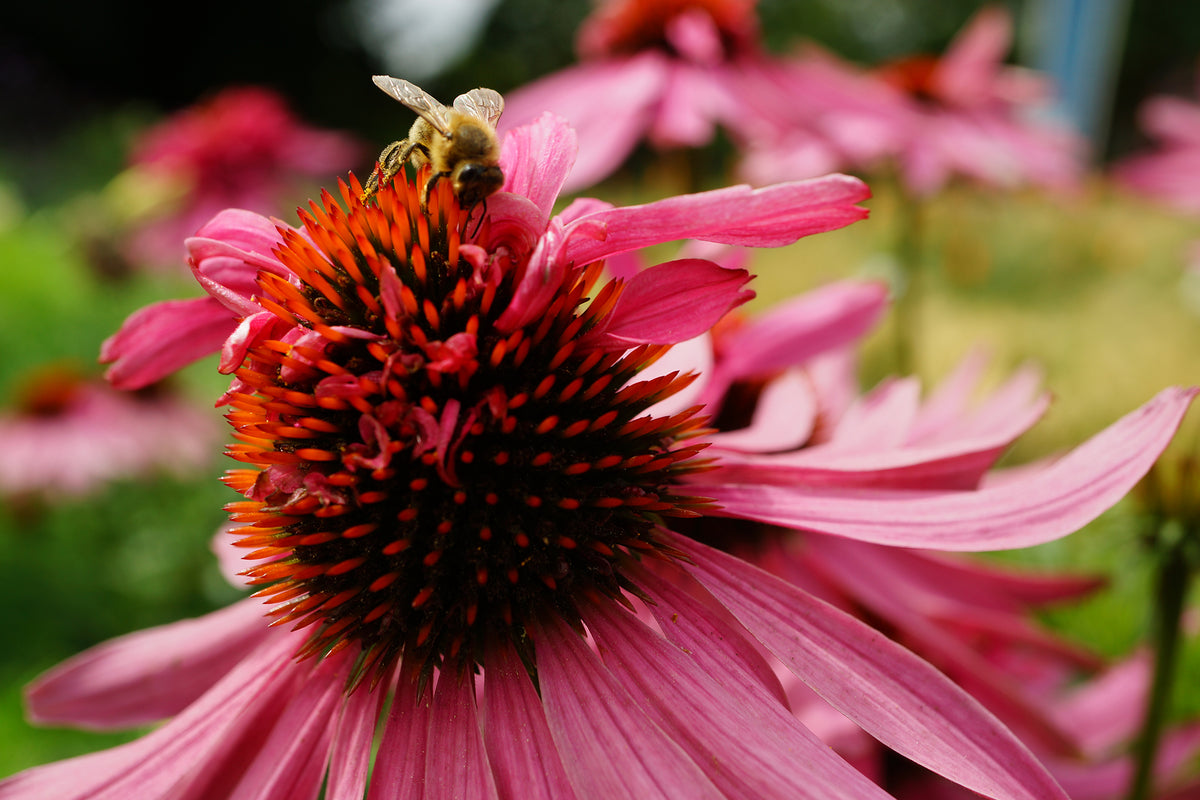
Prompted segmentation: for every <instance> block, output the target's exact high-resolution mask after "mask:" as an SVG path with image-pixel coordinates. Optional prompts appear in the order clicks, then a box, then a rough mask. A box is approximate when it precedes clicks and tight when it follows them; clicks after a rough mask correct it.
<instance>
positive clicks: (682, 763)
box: [535, 618, 725, 800]
mask: <svg viewBox="0 0 1200 800" xmlns="http://www.w3.org/2000/svg"><path fill="white" fill-rule="evenodd" d="M535 641H536V643H537V664H538V679H539V681H540V684H541V691H542V704H543V706H544V707H545V709H546V719H547V720H548V722H549V724H550V732H551V734H552V735H553V737H554V742H555V744H556V745H557V747H558V751H559V753H560V754H561V755H562V760H563V766H564V767H566V770H567V774H568V775H569V776H570V778H571V784H572V785H573V786H574V787H575V793H576V795H577V796H578V797H579V798H580V800H610V798H615V797H630V798H633V797H636V798H638V799H639V800H654V798H667V797H670V798H679V800H704V798H711V799H712V800H720V799H721V798H723V797H724V796H725V795H724V794H723V793H722V792H720V791H719V790H718V789H717V788H716V787H714V786H713V785H712V784H711V783H710V782H709V781H708V779H707V778H706V777H705V776H704V774H703V772H702V771H701V770H700V768H699V767H698V766H697V765H696V764H695V763H694V762H693V761H692V760H691V759H689V758H688V757H687V755H686V754H685V753H684V752H683V751H682V750H681V749H680V748H679V746H678V745H677V744H676V743H675V742H674V741H673V740H672V739H671V737H670V736H668V735H667V734H666V733H665V732H664V731H663V730H662V729H661V728H659V727H658V726H657V725H655V724H654V723H653V722H651V721H650V720H649V719H648V718H647V717H646V715H645V714H644V713H643V712H642V711H641V710H640V709H639V708H638V707H637V704H636V703H634V701H633V699H632V698H631V697H630V696H629V694H628V693H627V692H626V691H625V689H624V687H623V686H622V685H621V682H620V681H618V680H617V679H616V677H615V676H613V675H612V674H611V673H610V672H609V671H608V670H607V669H606V668H605V667H604V665H603V664H602V663H601V662H600V659H599V658H598V657H597V656H596V654H595V653H593V652H592V651H591V650H590V649H589V648H588V646H587V644H586V643H584V641H583V640H582V639H581V638H580V637H579V635H578V634H577V633H575V632H574V631H573V630H571V629H570V628H568V627H566V625H565V624H564V623H563V622H561V621H560V620H558V619H557V618H552V619H550V620H548V621H547V622H545V623H544V624H542V625H539V626H538V627H537V628H536V632H535Z"/></svg>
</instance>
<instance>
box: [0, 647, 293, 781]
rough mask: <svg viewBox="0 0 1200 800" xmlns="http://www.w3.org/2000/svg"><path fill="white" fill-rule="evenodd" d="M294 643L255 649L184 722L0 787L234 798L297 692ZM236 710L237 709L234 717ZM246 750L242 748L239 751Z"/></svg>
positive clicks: (186, 713)
mask: <svg viewBox="0 0 1200 800" xmlns="http://www.w3.org/2000/svg"><path fill="white" fill-rule="evenodd" d="M295 646H296V643H295V640H294V639H291V640H290V639H288V638H287V637H280V638H279V639H278V640H277V641H276V642H275V643H273V644H271V645H270V646H267V647H260V648H257V649H256V650H253V651H251V652H250V653H249V654H248V655H247V657H246V658H244V659H243V660H242V661H241V662H240V663H239V664H237V666H235V667H234V668H233V669H232V670H230V671H229V672H228V673H227V674H226V676H225V677H224V678H223V679H222V680H221V681H220V682H219V683H218V684H217V685H215V686H214V687H213V688H212V689H211V690H210V691H209V692H207V693H205V694H204V696H202V697H201V698H200V699H199V700H197V701H196V702H194V703H192V704H191V705H190V706H188V707H187V708H186V709H185V710H184V711H183V712H182V713H180V714H179V715H178V716H177V717H175V718H174V719H172V720H171V721H169V722H167V723H166V724H165V725H163V726H162V727H160V728H157V729H155V730H153V731H151V732H150V733H148V734H146V735H145V736H143V737H142V738H140V739H137V740H135V741H133V742H130V743H129V744H126V745H121V746H120V747H115V748H113V749H111V750H104V751H100V752H97V753H91V754H88V755H85V756H79V757H77V758H72V759H67V760H65V761H58V762H55V763H53V764H47V765H45V766H42V767H34V768H33V769H30V770H26V771H24V772H21V773H18V774H17V775H14V776H12V777H10V778H7V779H5V780H3V781H0V797H3V798H4V800H45V799H46V798H49V797H53V798H56V800H127V798H130V797H137V798H139V800H206V798H210V797H224V796H228V794H229V792H230V791H231V790H232V789H233V787H234V785H235V784H236V783H237V781H238V780H239V779H240V777H241V775H242V774H244V773H245V771H246V770H247V769H248V768H249V766H250V764H251V763H253V761H254V757H255V754H256V748H257V746H258V744H259V742H260V741H261V738H262V737H264V736H266V735H267V733H268V732H269V730H270V727H271V725H272V724H273V722H274V720H275V719H277V718H278V716H279V714H281V713H282V712H283V710H284V708H286V706H287V702H288V700H289V699H290V697H291V696H292V694H293V692H294V689H295V677H296V674H297V673H296V672H295V669H294V666H293V664H292V659H291V654H292V652H293V651H294V650H295ZM231 710H236V711H234V712H233V713H231ZM239 748H243V750H242V751H239Z"/></svg>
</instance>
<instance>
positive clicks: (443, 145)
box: [363, 75, 504, 208]
mask: <svg viewBox="0 0 1200 800" xmlns="http://www.w3.org/2000/svg"><path fill="white" fill-rule="evenodd" d="M371 80H372V81H374V82H375V85H376V86H378V87H379V88H380V89H382V90H383V91H384V92H385V93H387V94H388V95H390V96H391V97H393V98H395V99H396V100H399V101H400V102H401V103H403V104H404V105H406V106H408V107H409V108H411V109H412V110H413V111H415V112H417V120H416V122H414V123H413V124H412V127H411V128H410V129H409V131H408V138H406V139H401V140H400V141H398V142H392V143H391V144H389V145H388V146H387V147H385V148H383V152H381V153H380V154H379V163H378V166H376V168H375V171H374V172H372V173H371V177H370V178H368V179H367V185H366V187H365V188H364V189H363V200H367V199H369V198H370V197H371V196H372V195H374V194H375V193H376V192H377V191H379V187H380V186H381V185H382V184H385V183H387V182H388V181H390V180H391V179H392V178H394V177H396V174H397V173H399V172H400V170H402V169H404V163H405V162H406V161H409V160H410V159H411V160H412V163H413V165H414V166H417V167H420V166H423V165H425V164H432V165H433V173H432V174H431V175H430V176H429V182H428V183H427V184H426V185H425V198H424V200H423V205H428V203H429V192H430V191H431V190H432V188H433V185H434V183H436V182H437V181H438V179H440V178H449V179H450V182H451V185H452V186H453V187H454V196H455V197H457V198H458V202H459V203H461V204H462V205H463V206H464V207H466V208H470V207H471V206H474V205H475V204H476V203H478V202H480V201H482V200H485V199H486V198H487V197H488V196H489V195H491V194H492V193H493V192H495V191H496V190H498V189H499V188H500V186H501V185H502V184H503V183H504V174H503V173H502V172H501V171H500V143H499V141H498V140H497V138H496V122H497V121H498V120H499V119H500V114H501V113H503V111H504V98H503V97H501V96H500V93H499V92H496V91H493V90H492V89H472V90H471V91H469V92H467V93H466V94H461V95H459V96H458V97H457V98H456V99H455V101H454V106H453V107H452V108H447V107H446V106H444V105H442V104H441V103H439V102H438V101H437V100H435V99H433V97H431V96H430V95H429V93H428V92H426V91H425V90H424V89H422V88H420V87H419V86H415V85H413V84H411V83H409V82H408V81H404V80H400V79H399V78H393V77H390V76H388V75H375V76H373V77H372V78H371Z"/></svg>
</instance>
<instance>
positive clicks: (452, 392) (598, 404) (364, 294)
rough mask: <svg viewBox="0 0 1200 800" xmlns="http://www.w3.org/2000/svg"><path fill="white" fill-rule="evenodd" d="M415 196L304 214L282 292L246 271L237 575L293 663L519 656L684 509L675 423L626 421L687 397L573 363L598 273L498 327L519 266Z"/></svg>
mask: <svg viewBox="0 0 1200 800" xmlns="http://www.w3.org/2000/svg"><path fill="white" fill-rule="evenodd" d="M422 192H423V190H421V191H419V190H418V189H417V187H416V186H415V185H413V184H410V183H409V182H408V181H407V180H405V178H404V177H403V176H401V177H399V178H397V179H396V181H395V183H394V184H392V185H390V186H388V187H385V188H384V189H383V190H382V191H380V192H379V194H378V196H377V198H376V204H371V205H364V204H363V203H362V202H360V201H359V200H358V197H359V196H360V194H361V189H360V187H359V186H358V185H357V181H355V180H354V179H353V178H352V179H351V185H349V186H347V185H346V184H344V183H343V184H342V185H341V192H340V194H341V197H342V204H339V203H338V202H337V201H336V200H335V199H334V198H333V197H332V196H330V195H328V194H326V195H324V196H323V198H322V202H321V203H319V204H318V203H312V204H310V208H309V210H308V211H306V212H303V213H302V214H301V220H302V223H303V232H302V233H296V232H293V231H285V233H284V241H283V244H282V245H281V246H280V248H279V249H278V257H279V260H280V261H281V262H282V263H283V264H284V265H285V266H287V267H288V268H289V269H290V270H291V271H292V272H293V273H294V275H295V276H296V279H291V280H289V279H285V278H281V277H279V276H277V275H274V274H271V273H268V272H265V271H264V272H262V273H260V276H259V285H260V288H261V296H260V298H259V302H260V304H261V305H262V306H263V307H264V308H267V309H269V310H270V311H272V312H273V314H274V315H275V316H276V317H277V318H278V323H277V326H276V328H274V329H272V331H273V333H275V335H274V337H273V338H272V337H271V336H267V337H266V338H264V339H262V340H261V341H259V342H258V343H257V344H256V345H254V346H253V347H252V348H251V350H250V351H249V354H248V357H247V359H246V362H245V364H244V365H243V367H242V368H241V369H240V370H239V371H238V372H237V377H238V378H239V379H240V382H241V384H240V388H241V389H242V390H241V391H236V392H233V393H231V395H230V398H229V399H230V405H231V406H232V409H233V410H232V411H231V412H230V413H229V414H228V418H229V420H230V421H231V423H232V424H233V425H234V427H235V429H236V433H235V437H236V438H237V440H238V443H237V444H234V445H232V446H231V447H230V448H229V454H230V455H231V456H232V457H233V458H235V459H238V460H240V461H243V462H245V463H246V464H247V465H249V467H250V468H248V469H241V470H234V471H232V472H230V473H229V475H228V477H227V483H229V485H231V486H232V487H234V488H236V489H238V490H239V491H242V492H243V493H245V494H246V496H247V497H248V498H250V499H248V500H246V501H244V502H239V503H234V504H232V506H231V507H230V510H231V512H232V516H233V518H234V520H235V521H238V522H241V523H243V525H244V527H241V528H240V529H239V530H238V531H237V533H238V534H239V535H240V537H241V538H240V541H239V544H240V545H241V546H243V547H246V548H248V549H249V557H250V558H251V559H252V560H254V561H255V562H256V565H255V566H254V567H252V568H251V570H250V571H249V573H248V574H249V575H250V576H251V577H252V579H253V581H254V582H255V583H257V584H260V585H261V586H262V588H261V590H260V592H261V594H263V595H265V596H268V597H269V600H270V602H273V603H276V604H277V606H276V608H275V610H274V612H273V613H275V614H276V615H277V616H278V617H279V620H280V621H281V622H285V623H288V624H296V625H299V626H308V627H310V628H311V631H312V632H311V635H310V638H309V640H308V644H307V646H306V647H305V649H304V651H303V653H302V655H306V656H308V655H321V654H327V653H329V652H331V651H333V650H337V649H340V648H343V647H346V646H350V645H355V644H356V645H358V646H360V647H361V649H362V658H361V661H360V669H359V670H358V672H357V673H356V674H357V675H360V676H361V675H366V674H369V673H374V674H376V675H378V674H381V672H382V670H384V669H386V668H387V667H389V666H390V665H391V664H393V663H394V662H395V660H396V659H397V658H399V657H400V656H401V655H403V656H404V657H405V658H406V659H407V658H416V659H419V660H420V661H421V663H422V664H424V665H425V666H426V667H432V666H437V665H439V664H442V663H443V662H445V661H446V660H455V661H458V662H460V663H467V664H470V663H471V662H473V661H478V660H479V657H480V650H481V648H482V647H484V646H485V644H486V642H487V641H489V640H491V639H492V637H495V636H497V635H499V636H504V637H506V638H509V639H510V640H511V641H513V642H514V643H516V644H517V645H518V647H521V646H522V642H523V640H524V635H523V631H524V625H525V623H526V622H528V621H530V620H531V619H533V618H534V617H535V616H537V615H539V614H544V613H557V614H560V615H562V616H563V617H564V618H566V619H568V620H569V621H572V622H576V621H577V616H576V612H575V611H574V607H575V603H574V598H576V597H577V596H578V593H579V592H587V593H589V594H593V595H594V594H596V593H599V594H600V595H605V596H609V597H612V598H614V599H619V598H620V596H621V594H622V592H623V591H624V590H629V589H631V588H633V587H631V586H629V585H628V581H627V580H626V579H625V578H624V577H623V575H622V571H621V563H622V560H623V559H626V558H630V557H635V556H639V555H641V554H663V553H664V552H665V548H664V547H663V546H661V545H660V544H659V543H658V542H657V541H656V538H655V535H654V530H655V526H656V525H658V524H659V523H660V522H661V518H662V517H663V516H680V515H690V514H694V513H695V511H694V510H693V508H694V506H695V505H696V504H697V503H698V502H700V501H697V500H696V499H695V498H690V497H687V496H682V495H677V494H675V492H674V490H673V488H672V487H673V485H674V483H675V478H676V477H677V476H678V475H679V474H680V473H681V472H683V471H686V470H689V469H695V468H697V462H696V461H695V460H694V459H693V457H694V456H695V454H696V453H697V452H698V451H699V449H700V448H701V445H699V444H695V443H689V442H687V441H686V440H687V438H688V437H689V436H690V435H693V434H694V433H695V432H696V430H697V429H698V426H699V425H700V421H699V419H698V418H697V417H696V416H695V413H694V411H688V412H684V413H681V414H678V415H676V416H671V417H651V416H648V415H647V414H645V413H644V412H645V411H646V409H647V408H649V407H650V406H651V405H653V404H654V403H656V402H658V401H659V400H660V399H662V398H663V397H666V396H668V395H669V394H671V393H672V392H674V391H676V390H677V389H678V388H680V387H681V386H682V385H684V383H686V381H687V380H688V378H687V377H681V376H675V375H669V376H666V377H663V378H658V379H648V380H643V381H638V380H637V379H636V375H637V373H638V372H639V370H641V369H642V368H643V367H645V366H646V365H647V364H648V363H650V362H651V361H652V360H653V359H654V358H655V357H657V356H658V355H659V354H660V353H661V351H662V348H661V347H658V346H643V347H638V348H634V349H632V350H629V351H626V352H607V351H601V350H592V351H589V352H583V351H581V349H580V348H579V346H578V342H579V336H580V334H581V333H583V332H586V331H587V330H588V329H589V328H591V327H593V326H594V325H595V324H596V323H597V321H598V320H601V319H602V318H603V316H604V315H605V314H607V313H609V312H610V311H611V309H612V307H613V304H614V302H615V300H616V297H617V296H618V294H619V292H620V285H619V284H616V283H610V284H607V285H606V286H604V287H603V288H601V289H599V291H598V292H597V293H596V295H595V296H594V297H593V298H591V299H590V301H589V293H590V292H591V291H592V290H593V289H594V288H595V286H596V284H597V281H598V278H599V276H600V271H601V265H600V264H595V265H591V266H588V267H586V268H584V269H582V270H572V271H568V274H569V275H570V277H569V278H567V279H566V280H565V282H564V284H563V285H562V286H561V287H560V290H559V292H558V294H557V296H556V297H555V298H554V300H553V301H552V302H551V303H550V305H549V306H548V308H547V309H546V310H545V312H544V313H542V314H540V315H538V317H537V318H536V319H535V320H534V321H533V322H531V323H529V324H528V325H525V326H524V327H516V328H513V329H508V328H507V327H506V328H505V329H503V330H502V329H501V328H499V327H498V326H497V321H498V319H499V317H500V315H501V313H502V312H503V310H504V309H505V308H506V307H507V306H508V304H509V302H510V300H511V299H512V297H513V293H514V290H515V287H516V284H517V282H518V281H519V280H520V278H521V276H522V274H523V270H524V261H525V259H526V258H527V254H525V256H521V255H520V254H516V255H512V254H506V253H504V252H496V253H492V254H489V257H488V258H487V259H486V260H485V261H481V259H480V258H479V253H480V252H481V251H480V249H479V248H474V253H473V258H471V259H468V258H465V257H462V256H461V255H460V237H461V236H462V235H463V233H462V231H463V230H464V227H465V225H464V223H465V222H466V220H465V217H466V214H465V212H464V211H462V210H461V209H460V208H459V207H458V205H457V204H456V202H455V201H454V198H453V196H452V195H451V193H450V191H449V184H448V182H445V181H443V182H441V183H440V184H439V185H437V186H436V189H435V191H433V192H432V193H431V195H430V199H429V207H428V209H427V210H425V211H422V210H421V203H420V198H421V196H422ZM482 224H483V230H482V234H483V236H482V237H481V240H486V235H487V232H488V227H487V226H488V224H489V223H488V221H487V220H486V219H485V220H484V221H483V223H482ZM475 225H476V223H475V222H474V221H472V222H471V223H470V229H474V227H475ZM276 331H277V332H276Z"/></svg>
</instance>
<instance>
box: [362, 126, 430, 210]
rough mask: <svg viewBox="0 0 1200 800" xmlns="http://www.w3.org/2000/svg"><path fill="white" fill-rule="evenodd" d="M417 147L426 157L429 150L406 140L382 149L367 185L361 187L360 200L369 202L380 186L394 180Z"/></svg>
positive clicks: (418, 143) (415, 142)
mask: <svg viewBox="0 0 1200 800" xmlns="http://www.w3.org/2000/svg"><path fill="white" fill-rule="evenodd" d="M418 147H419V148H420V149H421V150H423V151H425V154H426V155H428V154H429V148H427V147H426V146H425V145H423V144H421V143H420V142H417V141H409V140H408V139H401V140H400V141H398V142H392V143H391V144H389V145H388V146H387V147H385V148H383V152H381V153H380V154H379V160H378V161H377V162H376V164H375V171H374V172H372V173H371V177H369V178H367V185H366V186H364V187H363V193H362V200H363V201H366V200H369V199H370V198H371V197H372V196H373V195H374V194H375V193H376V192H378V191H379V187H380V186H383V185H384V184H386V183H387V182H388V181H390V180H392V179H393V178H395V177H396V176H397V175H398V174H399V173H400V170H402V169H404V162H406V161H408V158H409V156H411V155H412V152H413V150H415V149H417V148H418Z"/></svg>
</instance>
